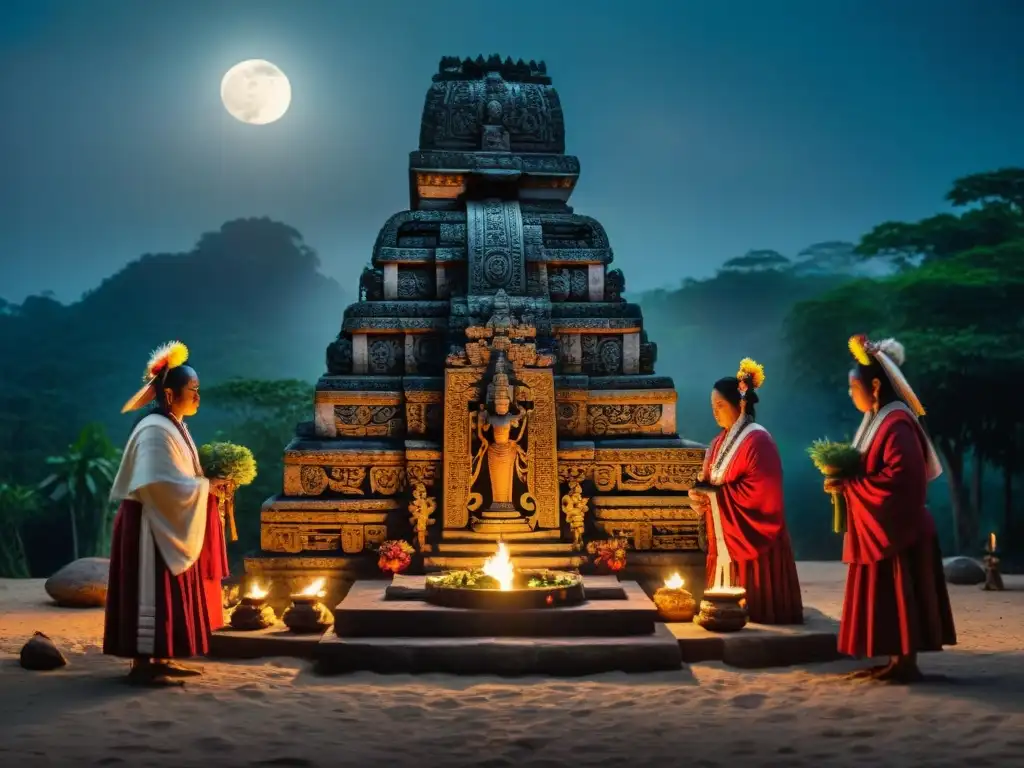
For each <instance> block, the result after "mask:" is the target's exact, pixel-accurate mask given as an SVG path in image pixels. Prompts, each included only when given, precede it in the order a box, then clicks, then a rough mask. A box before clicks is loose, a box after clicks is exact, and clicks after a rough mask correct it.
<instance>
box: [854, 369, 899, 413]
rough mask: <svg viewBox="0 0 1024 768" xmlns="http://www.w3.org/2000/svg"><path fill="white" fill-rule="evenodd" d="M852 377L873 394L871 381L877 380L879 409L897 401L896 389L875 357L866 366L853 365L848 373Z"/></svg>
mask: <svg viewBox="0 0 1024 768" xmlns="http://www.w3.org/2000/svg"><path fill="white" fill-rule="evenodd" d="M850 373H851V374H852V375H853V376H856V377H857V380H858V381H860V383H861V384H863V385H864V386H865V387H866V388H867V390H868V392H873V391H874V390H873V387H872V383H871V382H872V381H873V380H874V379H878V383H879V387H878V405H879V407H881V406H885V405H888V404H889V403H892V402H895V401H896V400H899V399H900V397H899V395H897V394H896V389H895V388H894V387H893V385H892V381H891V380H890V379H889V375H888V374H887V373H886V372H885V369H884V368H882V364H881V363H879V362H878V359H877V358H875V357H872V358H871V363H870V364H868V365H862V364H861V363H855V364H854V366H853V370H851V371H850Z"/></svg>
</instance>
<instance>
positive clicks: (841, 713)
mask: <svg viewBox="0 0 1024 768" xmlns="http://www.w3.org/2000/svg"><path fill="white" fill-rule="evenodd" d="M856 714H857V713H856V712H854V711H853V710H852V709H850V708H849V707H838V708H837V709H829V710H825V711H824V712H822V713H821V716H822V717H824V718H825V719H826V720H849V719H850V718H851V717H855V716H856Z"/></svg>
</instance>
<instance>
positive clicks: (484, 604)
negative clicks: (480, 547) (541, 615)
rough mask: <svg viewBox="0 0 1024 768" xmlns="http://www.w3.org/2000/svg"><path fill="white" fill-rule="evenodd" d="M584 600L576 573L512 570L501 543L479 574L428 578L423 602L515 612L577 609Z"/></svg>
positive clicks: (452, 606)
mask: <svg viewBox="0 0 1024 768" xmlns="http://www.w3.org/2000/svg"><path fill="white" fill-rule="evenodd" d="M585 600H586V597H585V595H584V594H583V578H582V577H581V576H580V575H579V574H578V573H571V572H569V571H551V570H547V569H540V568H538V569H522V570H520V569H518V568H515V567H514V566H513V565H512V561H511V560H510V559H509V555H508V548H507V547H506V546H505V543H504V542H498V552H497V554H495V555H494V556H493V557H491V558H489V559H488V560H487V561H486V562H485V563H484V565H483V567H482V568H480V569H479V570H466V571H445V572H444V573H439V574H435V575H432V576H427V588H426V601H427V602H428V603H431V604H433V605H440V606H444V607H446V608H468V609H473V610H484V611H508V610H513V611H516V610H527V609H531V608H556V607H559V606H569V605H579V604H580V603H582V602H584V601H585Z"/></svg>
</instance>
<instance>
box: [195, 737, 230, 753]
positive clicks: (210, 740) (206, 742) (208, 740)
mask: <svg viewBox="0 0 1024 768" xmlns="http://www.w3.org/2000/svg"><path fill="white" fill-rule="evenodd" d="M195 744H196V746H197V747H198V748H199V749H201V750H202V751H203V752H227V751H229V750H231V749H233V746H232V744H231V742H230V741H228V740H227V739H225V738H222V737H220V736H202V737H200V738H198V739H196V741H195Z"/></svg>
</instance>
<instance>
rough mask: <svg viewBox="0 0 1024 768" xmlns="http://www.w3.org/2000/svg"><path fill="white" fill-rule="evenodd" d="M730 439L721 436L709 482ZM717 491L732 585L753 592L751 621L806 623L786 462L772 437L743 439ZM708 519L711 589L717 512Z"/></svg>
mask: <svg viewBox="0 0 1024 768" xmlns="http://www.w3.org/2000/svg"><path fill="white" fill-rule="evenodd" d="M726 434H727V433H726V432H723V433H722V434H720V435H719V436H718V437H716V438H715V439H714V440H713V441H712V443H711V447H710V448H709V449H708V452H707V456H706V458H705V461H704V475H705V477H708V476H709V475H710V467H711V466H712V465H713V463H714V461H715V459H716V458H717V457H718V452H719V451H720V450H721V449H722V443H723V441H724V439H725V435H726ZM717 492H718V505H719V512H720V517H721V521H722V532H723V534H724V539H725V545H726V548H727V549H728V550H729V556H730V557H731V559H732V564H731V566H730V571H731V577H732V583H733V584H734V585H736V586H741V587H744V588H745V589H746V590H747V610H748V612H749V615H750V620H751V621H753V622H755V623H758V624H802V623H803V620H804V617H803V600H802V598H801V596H800V579H799V577H798V576H797V572H796V561H795V559H794V557H793V547H792V544H791V543H790V540H789V531H788V530H787V529H786V518H785V505H784V501H783V492H782V460H781V458H780V457H779V450H778V448H777V447H776V445H775V441H774V440H772V437H771V435H769V434H768V432H766V431H764V430H760V429H758V430H755V431H752V432H750V433H749V434H747V435H746V436H745V437H744V438H743V441H742V442H741V443H740V445H739V446H738V447H737V449H736V455H735V456H734V457H733V459H732V461H731V462H730V464H729V466H728V468H727V470H726V473H725V476H724V477H723V478H722V484H721V485H720V486H718V489H717ZM705 514H706V519H705V522H706V526H707V530H708V558H707V583H708V584H711V583H712V582H713V580H714V575H715V568H716V566H717V561H718V546H717V542H716V541H715V538H716V537H715V534H714V530H715V527H714V520H713V518H712V513H711V512H710V510H709V511H707V512H706V513H705Z"/></svg>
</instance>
